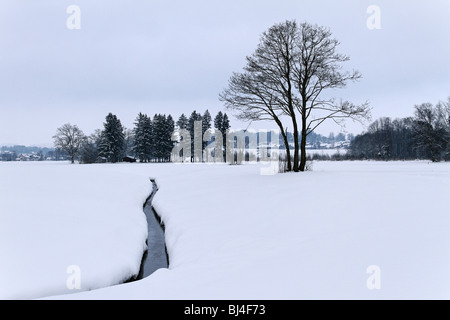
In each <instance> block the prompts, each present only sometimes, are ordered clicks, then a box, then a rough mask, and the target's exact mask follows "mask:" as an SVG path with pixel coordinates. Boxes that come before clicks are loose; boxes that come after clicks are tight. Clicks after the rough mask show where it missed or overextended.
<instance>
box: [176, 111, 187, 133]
mask: <svg viewBox="0 0 450 320" xmlns="http://www.w3.org/2000/svg"><path fill="white" fill-rule="evenodd" d="M188 125H189V120H188V118H187V117H186V116H185V115H184V113H182V114H181V116H180V117H179V118H178V121H177V127H178V129H187V127H188Z"/></svg>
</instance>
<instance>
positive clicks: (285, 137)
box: [281, 131, 292, 172]
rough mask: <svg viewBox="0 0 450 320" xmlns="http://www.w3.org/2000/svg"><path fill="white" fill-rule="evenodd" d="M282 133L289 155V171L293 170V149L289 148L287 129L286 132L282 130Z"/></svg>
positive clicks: (287, 154) (287, 155)
mask: <svg viewBox="0 0 450 320" xmlns="http://www.w3.org/2000/svg"><path fill="white" fill-rule="evenodd" d="M281 134H282V135H283V140H284V145H285V146H286V157H287V159H286V160H287V165H288V167H287V171H288V172H290V171H292V164H291V151H290V148H289V141H288V139H287V131H286V133H285V132H284V131H281Z"/></svg>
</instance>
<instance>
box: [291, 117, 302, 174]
mask: <svg viewBox="0 0 450 320" xmlns="http://www.w3.org/2000/svg"><path fill="white" fill-rule="evenodd" d="M292 125H293V127H294V172H298V171H299V165H298V164H299V159H298V153H299V152H298V151H299V145H298V126H297V119H296V117H295V115H293V116H292ZM302 154H303V153H302ZM300 171H303V170H300Z"/></svg>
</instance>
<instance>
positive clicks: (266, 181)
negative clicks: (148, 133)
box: [0, 162, 450, 299]
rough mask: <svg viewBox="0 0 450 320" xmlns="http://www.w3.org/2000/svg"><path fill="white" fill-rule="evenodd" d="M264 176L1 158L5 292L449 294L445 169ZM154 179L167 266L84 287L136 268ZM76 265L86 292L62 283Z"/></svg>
mask: <svg viewBox="0 0 450 320" xmlns="http://www.w3.org/2000/svg"><path fill="white" fill-rule="evenodd" d="M259 172H260V171H259V165H242V166H230V165H225V164H218V165H209V164H208V165H207V164H117V165H112V164H102V165H70V164H65V163H64V164H62V163H57V164H55V163H46V162H44V163H0V178H1V181H2V183H1V184H0V200H1V204H0V210H1V213H0V219H1V220H0V223H1V224H0V228H1V232H0V254H1V259H2V260H1V261H2V262H1V267H0V297H1V298H38V297H49V296H52V297H51V298H57V299H436V298H437V299H448V298H450V272H449V270H450V250H449V249H448V247H449V244H450V232H448V229H449V226H450V214H449V213H450V210H449V206H448V195H449V191H450V163H438V164H431V163H427V162H389V163H386V162H314V165H313V171H311V172H306V173H299V174H277V175H272V176H270V175H269V176H263V175H260V174H259ZM149 177H156V178H157V182H158V184H159V187H160V188H159V191H158V193H157V194H156V196H155V198H154V202H153V203H154V206H155V208H156V210H157V212H158V213H159V214H160V215H161V216H162V219H163V221H164V223H165V226H166V242H167V247H168V253H169V257H170V268H169V269H160V270H158V271H156V272H155V273H154V274H152V275H151V276H149V277H147V278H145V279H143V280H140V281H136V282H132V283H126V284H121V285H115V286H110V287H106V288H102V289H96V290H91V291H83V292H80V291H82V290H90V289H94V288H98V287H105V286H108V285H111V284H114V283H117V282H120V281H121V280H123V279H126V278H128V277H129V276H130V275H132V274H133V273H135V272H136V271H137V269H138V268H139V262H140V255H141V254H142V251H143V250H144V246H145V245H144V242H145V237H146V225H145V216H144V214H143V212H142V204H143V201H144V200H145V198H146V197H147V196H148V194H149V193H150V191H151V184H150V182H149V180H148V178H149ZM69 266H78V267H79V269H78V270H76V271H79V274H78V275H79V280H80V285H81V289H73V290H71V289H68V288H67V282H68V279H73V278H72V277H73V276H74V274H73V273H70V272H69V273H67V268H68V267H69ZM70 270H72V269H70ZM70 270H69V271H70ZM69 284H70V283H69ZM369 288H372V289H369ZM67 293H71V294H67Z"/></svg>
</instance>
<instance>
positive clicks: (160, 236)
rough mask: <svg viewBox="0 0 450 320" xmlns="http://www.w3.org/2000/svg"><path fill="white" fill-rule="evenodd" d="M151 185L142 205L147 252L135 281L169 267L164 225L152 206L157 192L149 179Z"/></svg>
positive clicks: (156, 188) (155, 185)
mask: <svg viewBox="0 0 450 320" xmlns="http://www.w3.org/2000/svg"><path fill="white" fill-rule="evenodd" d="M150 181H151V182H152V184H153V189H152V193H151V195H150V196H149V197H148V199H147V200H146V202H145V204H144V213H145V216H146V218H147V224H148V238H147V250H146V251H145V253H144V255H143V257H142V261H141V268H140V270H139V274H138V276H137V277H136V280H140V279H143V278H145V277H147V276H149V275H151V274H152V273H153V272H155V271H156V270H158V269H160V268H168V267H169V256H168V255H167V249H166V243H165V239H164V224H163V223H162V222H161V219H160V217H159V216H158V215H157V213H156V212H155V210H154V208H153V206H152V200H153V197H154V196H155V194H156V192H157V191H158V185H157V184H156V181H155V179H150Z"/></svg>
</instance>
